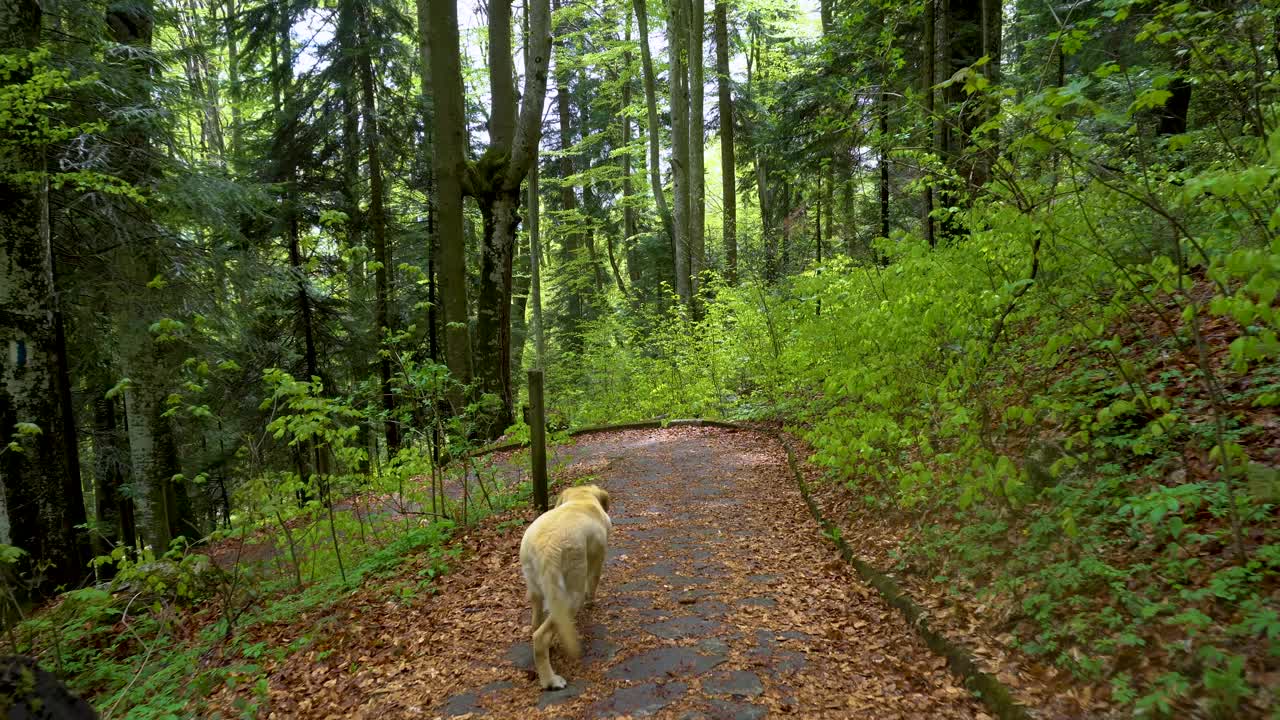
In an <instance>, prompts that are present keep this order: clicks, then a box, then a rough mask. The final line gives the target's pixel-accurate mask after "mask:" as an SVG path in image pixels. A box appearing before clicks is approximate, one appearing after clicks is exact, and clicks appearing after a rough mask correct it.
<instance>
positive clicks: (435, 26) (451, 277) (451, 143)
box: [426, 0, 473, 412]
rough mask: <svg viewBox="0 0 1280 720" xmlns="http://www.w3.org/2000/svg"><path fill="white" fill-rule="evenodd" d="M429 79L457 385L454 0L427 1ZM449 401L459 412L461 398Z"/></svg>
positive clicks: (467, 366)
mask: <svg viewBox="0 0 1280 720" xmlns="http://www.w3.org/2000/svg"><path fill="white" fill-rule="evenodd" d="M428 7H429V9H430V17H431V23H430V24H429V25H428V28H429V29H428V30H427V31H426V32H427V33H428V37H429V38H430V42H429V45H430V51H431V83H432V88H433V90H434V91H435V93H434V95H435V138H436V152H435V158H434V167H435V175H436V193H437V195H436V197H437V199H436V202H437V208H438V211H439V215H438V217H437V222H436V241H437V243H438V245H439V247H440V271H439V272H440V294H441V300H442V302H441V306H442V307H443V309H444V318H443V321H444V326H445V358H446V360H447V365H448V366H449V373H450V374H451V375H452V376H453V379H454V380H455V381H456V382H458V383H460V384H461V385H470V384H471V382H472V375H473V372H472V362H471V332H470V327H469V324H468V319H469V313H468V310H467V257H466V238H465V235H464V234H463V206H462V193H463V182H464V180H465V178H466V176H467V172H468V168H467V158H466V154H465V153H466V148H467V128H466V116H465V114H464V113H465V110H464V105H463V94H462V61H461V55H460V51H459V48H458V7H457V3H456V2H454V0H428ZM450 402H451V403H452V404H453V406H454V408H453V409H454V411H455V412H461V411H462V405H463V402H464V400H463V397H462V395H461V394H459V393H457V392H454V393H453V397H451V399H450Z"/></svg>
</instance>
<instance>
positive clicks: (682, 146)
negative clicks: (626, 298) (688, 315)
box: [667, 0, 693, 307]
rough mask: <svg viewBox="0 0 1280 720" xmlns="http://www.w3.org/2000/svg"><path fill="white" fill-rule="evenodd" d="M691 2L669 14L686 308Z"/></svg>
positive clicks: (679, 269) (679, 268)
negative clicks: (689, 16)
mask: <svg viewBox="0 0 1280 720" xmlns="http://www.w3.org/2000/svg"><path fill="white" fill-rule="evenodd" d="M688 11H689V0H670V2H669V3H668V10H667V50H668V56H669V58H670V59H669V62H668V67H669V70H668V76H669V78H670V85H671V87H670V90H671V195H672V204H673V205H674V212H673V213H672V220H673V221H674V227H675V235H674V236H673V238H672V250H673V254H674V256H675V279H676V287H675V289H676V295H677V296H678V297H679V298H680V302H681V303H683V304H684V306H685V307H690V305H691V303H692V302H693V285H692V274H691V269H692V265H691V262H690V255H691V250H692V247H691V245H690V233H689V230H690V226H691V225H690V219H691V218H690V212H691V206H690V199H691V198H690V193H689V189H690V188H689V181H690V179H689V171H690V168H689V137H690V133H689V125H690V118H689V19H688Z"/></svg>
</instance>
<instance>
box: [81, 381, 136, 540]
mask: <svg viewBox="0 0 1280 720" xmlns="http://www.w3.org/2000/svg"><path fill="white" fill-rule="evenodd" d="M108 389H109V388H108V387H104V386H102V385H94V386H93V390H94V395H95V397H94V401H93V435H92V438H93V495H94V500H95V507H94V515H95V517H96V518H97V521H98V527H99V531H100V532H101V534H102V536H101V537H99V536H95V537H94V552H95V553H96V554H98V555H105V554H107V553H108V552H110V548H111V546H113V545H115V544H117V543H118V544H122V545H125V546H126V547H133V546H134V544H135V543H136V542H137V538H136V536H135V534H134V527H133V503H132V502H130V500H129V499H128V498H127V497H125V496H124V494H123V493H122V492H121V490H122V488H123V485H124V478H125V469H126V462H125V461H126V459H127V457H128V448H126V447H125V444H124V440H125V439H124V434H123V433H122V431H121V428H120V427H119V422H118V421H117V420H116V401H115V400H114V399H111V398H107V397H106V396H105V394H106V392H107V390H108Z"/></svg>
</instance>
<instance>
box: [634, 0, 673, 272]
mask: <svg viewBox="0 0 1280 720" xmlns="http://www.w3.org/2000/svg"><path fill="white" fill-rule="evenodd" d="M634 4H635V10H636V22H637V23H638V25H639V30H640V65H641V71H642V74H643V75H644V101H645V110H646V114H647V116H648V119H649V189H650V190H651V191H652V192H653V202H654V204H655V205H657V207H658V217H660V218H661V219H662V227H663V229H664V230H665V231H666V233H667V239H668V240H669V241H670V242H671V244H672V250H673V251H674V249H675V232H676V231H675V220H674V218H672V216H671V207H670V205H668V204H667V196H666V193H665V192H664V191H663V189H662V165H661V163H660V161H659V157H660V153H659V145H660V143H661V139H662V126H661V125H660V124H658V91H657V84H658V83H657V80H656V78H655V77H654V70H653V54H652V53H650V51H649V11H648V9H647V8H646V6H645V0H634ZM672 279H673V280H674V279H675V274H674V273H673V274H672Z"/></svg>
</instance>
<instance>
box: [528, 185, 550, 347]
mask: <svg viewBox="0 0 1280 720" xmlns="http://www.w3.org/2000/svg"><path fill="white" fill-rule="evenodd" d="M528 214H529V269H530V273H531V274H530V278H529V286H530V287H529V290H530V292H531V293H532V298H531V299H532V300H533V348H534V352H535V353H536V359H537V368H539V369H541V368H545V367H546V361H547V345H546V334H545V333H546V329H545V328H546V325H544V324H543V319H542V236H541V231H542V228H541V227H540V225H541V223H540V220H541V214H542V213H541V208H540V207H539V198H538V162H537V160H534V163H533V167H532V168H530V169H529V211H528Z"/></svg>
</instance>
